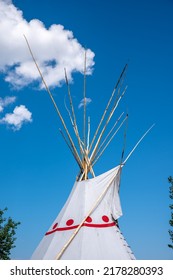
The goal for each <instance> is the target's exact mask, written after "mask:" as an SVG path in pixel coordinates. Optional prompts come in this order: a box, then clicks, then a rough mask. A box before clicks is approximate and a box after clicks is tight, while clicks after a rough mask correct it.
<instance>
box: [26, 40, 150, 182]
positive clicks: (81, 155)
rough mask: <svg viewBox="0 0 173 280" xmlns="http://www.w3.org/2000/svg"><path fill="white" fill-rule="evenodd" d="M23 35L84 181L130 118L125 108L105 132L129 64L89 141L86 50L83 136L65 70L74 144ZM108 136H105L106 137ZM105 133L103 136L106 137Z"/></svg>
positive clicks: (119, 98)
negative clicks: (125, 112) (80, 132)
mask: <svg viewBox="0 0 173 280" xmlns="http://www.w3.org/2000/svg"><path fill="white" fill-rule="evenodd" d="M24 38H25V40H26V43H27V46H28V49H29V52H30V54H31V56H32V59H33V62H34V63H35V66H36V68H37V70H38V72H39V75H40V78H41V80H42V82H43V84H44V86H45V89H46V91H47V93H48V94H49V97H50V99H51V101H52V103H53V105H54V107H55V110H56V112H57V114H58V116H59V118H60V121H61V123H62V126H63V128H64V131H65V133H64V132H63V131H62V129H59V130H60V133H61V135H62V136H63V139H64V140H65V142H66V144H67V146H68V147H69V149H70V151H71V153H72V155H73V157H74V158H75V160H76V162H77V164H78V166H79V168H80V172H79V175H78V176H77V181H81V180H86V179H88V174H89V173H91V175H92V176H93V177H95V173H94V170H93V166H94V165H95V164H96V162H97V161H98V160H99V159H100V157H101V156H102V154H103V153H104V151H105V150H106V148H107V147H108V146H109V144H110V143H111V141H112V140H113V139H114V137H115V135H116V134H117V132H118V131H119V129H120V128H121V127H122V125H123V124H124V123H125V122H126V121H127V119H128V114H126V115H125V117H123V115H124V112H123V113H121V115H120V116H119V117H118V119H117V120H116V121H115V122H114V125H113V126H112V128H111V129H110V131H109V132H108V133H107V134H106V136H105V132H106V129H107V128H108V124H109V123H110V121H111V119H112V117H113V115H114V113H115V110H116V109H117V107H118V105H119V102H120V101H121V99H122V98H123V96H124V94H125V92H126V90H127V86H126V87H125V88H124V89H122V87H123V81H124V78H125V75H126V71H127V67H128V64H126V65H125V66H124V68H123V70H122V72H121V74H120V76H119V78H118V80H117V83H116V85H115V87H114V89H113V91H112V94H111V96H110V98H109V100H108V103H107V105H106V108H105V110H104V112H103V115H102V117H101V119H100V122H99V124H98V126H97V129H96V131H95V133H94V136H93V139H92V141H91V143H90V117H88V118H87V114H86V106H87V103H86V100H87V99H86V72H87V71H86V70H87V67H86V64H87V51H86V50H85V54H84V70H83V73H84V85H83V135H82V137H81V136H80V134H79V129H78V125H77V119H76V114H75V109H74V105H73V100H72V95H71V90H70V85H69V81H68V77H67V72H66V69H64V73H65V81H66V85H67V92H68V98H69V103H70V110H68V115H69V119H70V122H71V125H72V127H73V130H74V135H75V138H76V140H77V143H78V148H77V147H76V145H75V141H74V139H72V137H71V135H70V133H69V129H68V128H67V125H66V122H65V120H64V118H63V117H62V114H61V112H60V110H59V108H58V106H57V104H56V102H55V100H54V98H53V95H52V93H51V91H50V89H49V87H48V85H47V84H46V81H45V79H44V77H43V74H42V72H41V70H40V68H39V65H38V63H37V61H36V59H35V57H34V54H33V52H32V49H31V47H30V44H29V42H28V40H27V38H26V36H25V35H24ZM153 126H154V125H152V126H151V127H150V128H149V129H148V130H147V131H146V132H145V134H144V135H143V136H142V137H141V138H140V140H139V141H138V142H137V144H136V145H135V147H134V148H133V149H132V151H131V152H130V153H129V155H128V157H127V158H126V160H125V161H122V162H121V164H125V162H126V161H127V159H128V158H129V157H130V155H131V154H132V152H133V151H134V150H135V149H136V147H137V146H138V144H139V143H140V142H141V141H142V139H143V138H144V137H145V135H146V134H147V133H148V132H149V131H150V130H151V128H152V127H153ZM104 136H105V137H104ZM103 137H104V139H103Z"/></svg>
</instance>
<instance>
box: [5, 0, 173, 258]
mask: <svg viewBox="0 0 173 280" xmlns="http://www.w3.org/2000/svg"><path fill="white" fill-rule="evenodd" d="M16 9H18V10H16ZM172 11H173V2H172V1H170V0H165V1H161V0H159V1H155V0H153V1H149V0H147V1H134V0H132V1H128V0H123V1H116V0H115V1H113V0H109V1H104V0H101V1H99V4H98V1H91V0H88V1H78V0H75V1H70V0H67V1H55V0H50V1H33V0H25V1H18V0H16V1H13V3H11V5H10V1H3V0H0V15H1V16H0V21H1V22H0V36H1V41H0V51H1V56H0V71H1V72H0V74H1V75H0V147H1V159H0V177H1V180H0V194H1V195H0V207H1V208H4V207H6V206H7V207H8V209H9V210H8V215H10V216H12V217H13V218H14V219H15V220H16V221H21V225H20V226H19V228H18V230H17V241H16V248H15V249H14V250H13V252H12V258H14V259H29V258H30V256H31V255H32V252H33V251H34V249H35V247H36V246H37V245H38V243H39V241H40V240H41V238H42V236H43V235H44V233H45V232H46V231H47V229H48V228H49V226H50V225H51V223H52V222H53V220H54V219H55V217H56V216H57V214H58V212H59V211H60V209H61V208H62V206H63V205H64V203H65V201H66V199H67V197H68V195H69V192H70V190H71V188H72V185H73V182H74V180H75V177H76V175H77V174H78V166H77V164H76V162H75V161H74V159H73V157H72V155H71V154H70V151H69V150H68V148H67V147H66V144H65V143H64V140H63V139H62V137H61V135H60V133H59V127H62V126H61V123H60V121H59V119H58V116H57V115H56V112H55V110H54V108H53V105H52V103H51V101H50V99H49V97H48V95H47V93H46V92H45V91H44V90H43V89H41V84H40V82H39V79H38V74H37V72H36V70H35V68H34V65H33V63H32V61H31V59H30V55H29V52H28V49H27V46H26V43H25V41H24V38H23V34H26V36H27V37H28V39H29V41H30V43H31V45H32V47H33V51H34V53H35V55H36V57H37V59H38V61H39V63H40V65H41V67H42V70H43V71H44V75H45V79H46V80H47V82H48V84H49V86H50V88H51V90H52V93H53V96H54V98H55V100H56V102H57V104H58V106H59V108H60V110H61V112H62V114H63V116H64V118H65V120H66V121H67V123H68V125H70V123H69V121H68V116H67V112H66V110H65V109H64V98H65V99H67V88H66V86H65V84H64V80H63V79H64V72H63V68H64V65H65V67H66V69H67V71H68V76H69V80H70V82H71V84H70V86H71V93H72V96H73V100H74V106H75V110H76V114H77V118H78V123H79V127H80V131H81V132H82V108H78V106H79V104H80V101H81V100H82V98H83V75H82V74H81V72H82V69H83V68H82V67H83V57H82V55H81V54H82V53H83V50H84V48H86V49H88V51H87V53H88V64H87V65H88V72H89V73H90V75H88V76H87V84H86V96H87V98H90V99H91V102H90V104H88V106H87V114H88V115H90V117H91V137H92V136H93V133H94V131H95V129H96V127H97V125H98V122H99V119H100V117H101V115H102V112H103V110H104V109H105V106H106V104H107V101H108V98H109V96H110V94H111V93H112V90H113V88H114V85H115V83H116V81H117V79H118V76H119V74H120V72H121V71H122V68H123V67H124V65H125V64H126V63H128V65H129V66H128V71H127V75H126V79H125V85H128V89H127V92H126V94H125V96H124V97H123V100H122V101H121V103H120V106H119V107H118V110H117V112H116V113H115V119H116V118H117V117H118V116H119V114H120V113H121V112H122V111H124V112H125V113H126V112H128V114H129V119H128V129H127V139H126V150H125V155H127V154H128V153H129V152H130V150H131V149H132V148H133V146H134V145H135V144H136V142H137V141H138V139H139V138H140V137H141V135H142V134H143V133H144V132H145V131H146V130H147V129H148V128H149V127H150V126H151V125H152V124H153V123H155V127H154V128H153V129H152V131H151V132H150V133H149V134H148V136H147V137H146V138H145V139H144V141H143V142H142V143H141V144H140V146H139V147H138V148H137V150H136V151H135V152H134V154H133V155H132V156H131V158H130V159H129V160H128V162H127V164H126V166H125V167H124V169H123V173H122V179H121V191H120V195H121V202H122V208H123V213H124V215H123V217H122V218H121V219H120V226H121V230H122V232H123V234H124V236H125V237H126V239H127V241H128V243H129V245H130V246H131V247H132V250H133V252H134V254H135V256H136V258H137V259H173V252H172V251H171V250H170V249H169V248H168V247H167V244H168V243H169V235H168V229H169V222H168V221H169V219H170V210H169V204H170V203H171V201H170V199H169V192H168V190H169V184H168V181H167V178H168V176H170V175H172V176H173V168H172V166H173V160H172V159H173V149H172V143H173V129H172V104H173V84H172V79H173V77H172V65H173V54H172V49H173V36H172V34H173V18H172ZM33 19H34V21H33ZM55 25H58V27H57V26H55ZM59 25H61V26H59ZM67 31H70V32H71V33H69V32H67ZM51 65H56V66H57V67H52V68H51ZM122 146H123V129H122V130H121V131H120V133H119V134H118V135H117V137H116V138H115V139H114V141H113V142H112V143H111V144H110V146H109V147H108V149H107V150H106V151H105V153H104V155H103V157H102V158H101V159H100V161H99V162H98V164H97V165H96V166H95V173H96V174H100V173H102V172H104V171H107V170H109V168H113V167H114V166H115V165H117V164H118V163H119V162H120V157H121V151H122Z"/></svg>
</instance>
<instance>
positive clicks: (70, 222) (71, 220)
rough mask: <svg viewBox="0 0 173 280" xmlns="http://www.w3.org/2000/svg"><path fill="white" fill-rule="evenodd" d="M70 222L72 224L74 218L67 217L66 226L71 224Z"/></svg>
mask: <svg viewBox="0 0 173 280" xmlns="http://www.w3.org/2000/svg"><path fill="white" fill-rule="evenodd" d="M72 224H74V220H73V219H69V220H68V221H67V222H66V225H67V226H71V225H72Z"/></svg>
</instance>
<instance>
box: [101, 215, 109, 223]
mask: <svg viewBox="0 0 173 280" xmlns="http://www.w3.org/2000/svg"><path fill="white" fill-rule="evenodd" d="M102 220H103V222H105V223H108V222H109V218H108V216H105V215H104V216H102Z"/></svg>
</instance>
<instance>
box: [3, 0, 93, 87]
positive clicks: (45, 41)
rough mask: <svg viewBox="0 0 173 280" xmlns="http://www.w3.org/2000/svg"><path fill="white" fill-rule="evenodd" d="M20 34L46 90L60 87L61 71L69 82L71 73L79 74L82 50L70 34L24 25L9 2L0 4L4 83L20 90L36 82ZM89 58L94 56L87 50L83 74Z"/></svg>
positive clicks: (35, 23) (33, 23)
mask: <svg viewBox="0 0 173 280" xmlns="http://www.w3.org/2000/svg"><path fill="white" fill-rule="evenodd" d="M23 34H25V35H26V37H27V39H28V40H29V42H30V45H31V48H32V50H33V53H34V55H35V57H36V60H37V62H38V64H39V66H40V68H41V71H42V73H43V76H44V78H45V80H46V82H47V84H48V85H49V86H57V85H60V84H61V82H62V81H63V80H64V68H66V70H67V74H68V78H69V81H71V80H72V73H73V72H75V71H79V72H81V73H82V72H83V64H84V48H83V47H82V46H81V44H80V43H79V42H78V41H77V39H76V38H74V36H73V33H72V32H71V31H69V30H65V29H64V27H63V26H62V25H60V24H58V25H57V24H53V25H51V26H50V27H49V28H48V29H47V28H46V27H45V26H44V24H43V23H42V22H41V21H39V20H38V19H33V20H31V21H29V22H28V21H26V20H25V19H24V17H23V13H22V11H20V10H19V9H17V8H16V7H15V6H14V5H13V4H12V2H11V1H9V0H8V1H7V0H0V38H1V40H0V50H1V53H0V71H3V72H4V73H5V75H6V77H5V80H6V81H7V82H9V83H11V84H12V85H14V86H17V87H23V86H26V85H28V84H29V83H31V82H33V81H35V80H38V79H40V77H39V74H38V71H37V69H36V67H35V65H34V63H33V61H32V59H31V56H30V54H29V51H28V48H27V45H26V42H25V40H24V37H23ZM93 58H94V53H93V52H92V51H91V50H90V49H88V50H87V74H91V73H92V67H93V65H94V61H93Z"/></svg>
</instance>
